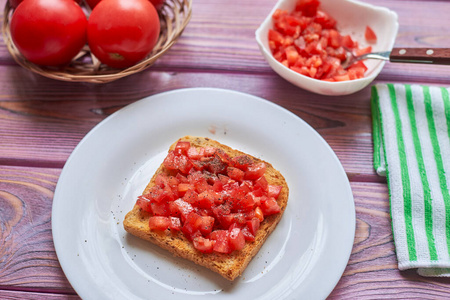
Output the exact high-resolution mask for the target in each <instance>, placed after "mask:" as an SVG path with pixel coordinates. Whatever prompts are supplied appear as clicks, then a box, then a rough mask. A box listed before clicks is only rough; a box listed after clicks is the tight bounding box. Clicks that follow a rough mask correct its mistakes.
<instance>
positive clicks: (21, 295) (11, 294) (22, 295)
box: [0, 290, 80, 300]
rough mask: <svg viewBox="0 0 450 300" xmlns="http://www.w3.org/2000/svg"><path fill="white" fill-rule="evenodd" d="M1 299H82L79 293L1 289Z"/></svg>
mask: <svg viewBox="0 0 450 300" xmlns="http://www.w3.org/2000/svg"><path fill="white" fill-rule="evenodd" d="M0 299H2V300H23V299H27V300H41V299H47V300H77V299H80V297H78V295H68V294H52V293H37V292H23V291H7V290H0Z"/></svg>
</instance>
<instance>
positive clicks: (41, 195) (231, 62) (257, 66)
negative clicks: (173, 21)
mask: <svg viewBox="0 0 450 300" xmlns="http://www.w3.org/2000/svg"><path fill="white" fill-rule="evenodd" d="M257 2H258V3H257V4H256V1H253V0H245V1H242V0H240V1H239V0H229V1H224V0H222V1H219V0H194V4H193V15H192V19H191V22H190V23H189V25H188V27H187V29H186V30H185V32H184V34H183V36H182V37H181V38H180V39H179V41H178V43H177V44H175V46H174V47H173V48H172V49H171V50H170V51H169V52H168V53H167V55H165V56H163V57H162V58H161V59H159V60H158V61H157V63H156V64H155V65H154V66H153V67H152V68H151V69H148V70H147V71H144V72H141V73H139V74H136V75H133V76H130V77H127V78H124V79H120V80H117V81H115V82H112V83H108V84H103V85H97V84H87V83H67V82H59V81H55V80H51V79H47V78H44V77H41V76H39V75H36V74H34V73H31V72H29V71H27V70H25V69H23V68H22V67H20V66H18V65H17V64H16V63H15V62H14V61H13V59H12V58H11V57H10V55H9V53H8V51H7V49H6V47H5V44H4V43H3V40H2V43H1V44H0V299H44V298H45V299H67V298H69V299H78V296H77V295H76V293H75V291H74V290H73V288H72V287H71V285H70V283H69V282H68V280H67V279H66V277H65V275H64V273H63V271H62V269H61V267H60V265H59V263H58V259H57V256H56V253H55V249H54V245H53V241H52V233H51V208H52V200H53V193H54V191H55V186H56V182H57V180H58V177H59V175H60V172H61V170H62V168H63V166H64V163H65V161H66V160H67V158H68V156H69V155H70V153H71V152H72V151H73V149H74V147H75V146H76V145H77V144H78V142H79V141H80V140H81V139H82V138H83V137H84V136H85V135H86V134H87V133H88V132H89V130H91V129H92V128H93V127H94V126H95V125H96V124H98V123H99V122H100V121H102V120H103V119H104V118H106V117H107V116H108V115H110V114H111V113H113V112H115V111H117V110H118V109H120V108H122V107H124V106H126V105H128V104H130V103H133V102H135V101H137V100H139V99H141V98H143V97H146V96H150V95H154V94H157V93H160V92H164V91H169V90H173V89H178V88H187V87H217V88H225V89H232V90H237V91H241V92H245V93H249V94H252V95H256V96H259V97H262V98H265V99H267V100H270V101H272V102H274V103H276V104H278V105H281V106H282V107H284V108H286V109H288V110H290V111H292V112H293V113H294V114H296V115H298V116H299V117H301V118H302V119H303V120H305V121H306V122H308V123H309V124H310V125H311V126H312V127H313V128H314V129H316V130H317V131H318V132H319V133H320V134H321V135H322V136H323V137H324V138H325V140H326V141H327V142H328V143H329V144H330V146H331V147H332V148H333V150H334V151H335V152H336V154H337V156H338V157H339V159H340V160H341V162H342V164H343V166H344V169H345V171H346V173H347V175H348V177H349V179H350V182H351V187H352V190H353V194H354V199H355V204H356V217H357V223H356V236H355V241H354V246H353V251H352V255H351V257H350V260H349V263H348V266H347V268H346V270H345V272H344V274H343V277H342V278H341V280H340V281H339V283H338V285H337V286H336V288H335V289H334V291H333V292H332V293H331V295H330V299H380V298H406V299H412V298H418V299H439V298H441V299H445V298H449V297H450V280H449V279H427V278H424V277H420V276H418V275H416V272H415V271H406V272H400V271H398V269H397V260H396V256H395V252H394V243H393V237H392V232H391V224H390V216H389V201H388V190H387V186H386V181H385V179H384V178H381V177H379V176H377V175H376V173H375V172H374V170H373V168H372V155H373V154H372V152H373V149H372V139H371V111H370V105H369V104H370V88H369V87H367V88H365V89H364V90H362V91H360V92H358V93H356V94H353V95H349V96H343V97H327V96H320V95H316V94H312V93H309V92H307V91H304V90H302V89H299V88H297V87H295V86H293V85H291V84H289V83H288V82H286V81H284V80H283V79H281V78H280V77H279V76H278V75H276V74H275V73H274V72H273V71H272V70H271V69H270V68H269V66H268V65H267V64H266V63H265V61H264V60H263V58H262V56H261V54H260V52H259V50H258V47H257V45H256V42H255V39H254V31H255V30H256V28H257V27H258V24H259V23H260V22H261V21H262V20H263V19H264V18H265V16H266V15H267V14H268V13H269V11H270V10H271V8H272V6H273V5H274V4H275V1H274V0H260V1H257ZM367 2H369V3H373V4H377V5H382V6H385V7H388V8H390V9H392V10H394V11H396V12H397V13H398V15H399V22H400V29H399V34H398V39H397V41H396V46H401V47H450V33H449V30H448V28H450V20H449V18H448V15H449V14H450V2H448V1H442V0H413V1H404V0H390V1H388V0H379V1H376V0H367ZM0 4H1V7H4V5H5V0H1V1H0ZM449 74H450V68H449V67H446V66H424V65H409V64H387V65H386V66H385V68H384V69H383V71H382V72H381V74H380V75H379V77H378V78H377V80H376V82H394V83H419V84H430V85H443V86H450V76H449Z"/></svg>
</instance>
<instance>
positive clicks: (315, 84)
mask: <svg viewBox="0 0 450 300" xmlns="http://www.w3.org/2000/svg"><path fill="white" fill-rule="evenodd" d="M297 1H298V0H279V1H278V3H277V4H276V5H275V7H274V8H273V9H272V11H271V12H270V13H269V15H268V16H267V18H266V19H265V20H264V22H263V23H262V24H261V26H260V27H259V28H258V29H257V30H256V41H257V42H258V45H259V48H260V50H261V52H262V54H263V56H264V58H265V59H266V61H267V62H268V63H269V65H270V66H271V67H272V69H273V70H274V71H275V72H276V73H278V75H280V76H281V77H283V78H284V79H286V80H287V81H289V82H290V83H292V84H294V85H296V86H298V87H301V88H303V89H305V90H308V91H311V92H314V93H317V94H322V95H332V96H339V95H348V94H352V93H355V92H357V91H359V90H361V89H363V88H365V87H366V86H367V85H368V84H370V83H371V82H372V81H373V80H374V79H375V77H377V76H378V74H379V73H380V71H381V69H382V68H383V66H384V64H385V62H384V61H378V60H367V61H366V62H365V64H366V66H367V67H368V70H367V71H366V73H365V76H364V78H361V79H356V80H349V81H341V82H328V81H323V80H318V79H313V78H311V77H308V76H304V75H301V74H299V73H297V72H294V71H292V70H290V69H289V68H287V67H285V66H283V65H282V64H281V63H280V62H278V61H277V60H276V59H275V58H274V57H273V55H272V53H271V51H270V49H269V42H268V37H267V35H268V31H269V29H272V28H273V23H272V14H273V13H274V12H275V10H276V9H278V8H280V9H283V10H287V11H289V12H290V11H292V10H293V9H294V7H295V4H296V3H297ZM321 9H322V10H323V11H325V12H327V13H328V14H330V16H332V17H333V18H334V19H335V20H336V21H337V29H338V30H339V32H340V33H341V34H342V35H346V34H350V35H351V36H352V38H353V39H354V40H356V41H358V43H359V45H360V46H361V47H365V46H368V44H367V42H366V41H365V38H364V32H365V29H366V26H370V27H371V28H372V29H373V30H374V32H375V33H376V35H377V42H376V43H375V44H372V45H371V46H372V51H390V50H392V47H393V46H394V42H395V38H396V36H397V31H398V21H397V20H398V17H397V14H396V13H395V12H393V11H391V10H389V9H387V8H384V7H377V6H373V5H370V4H367V3H362V2H358V1H353V0H321Z"/></svg>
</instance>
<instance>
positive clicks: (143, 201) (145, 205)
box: [136, 196, 152, 213]
mask: <svg viewBox="0 0 450 300" xmlns="http://www.w3.org/2000/svg"><path fill="white" fill-rule="evenodd" d="M136 204H137V205H138V206H139V207H140V208H141V209H142V210H143V211H146V212H149V213H151V212H152V207H151V204H150V200H149V199H147V198H145V196H139V197H138V199H137V201H136Z"/></svg>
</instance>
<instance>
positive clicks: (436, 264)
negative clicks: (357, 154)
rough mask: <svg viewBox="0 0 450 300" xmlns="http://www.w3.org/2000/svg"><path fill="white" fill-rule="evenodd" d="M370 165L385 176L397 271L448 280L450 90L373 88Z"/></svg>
mask: <svg viewBox="0 0 450 300" xmlns="http://www.w3.org/2000/svg"><path fill="white" fill-rule="evenodd" d="M372 115H373V119H372V120H373V141H374V167H375V169H376V171H377V173H378V174H379V175H383V176H386V177H387V182H388V187H389V194H390V205H391V218H392V229H393V233H394V241H395V248H396V253H397V259H398V267H399V269H400V270H406V269H411V268H417V269H418V273H419V274H420V275H422V276H450V193H449V187H450V100H449V89H448V88H440V87H431V86H419V85H404V84H378V85H375V86H373V87H372Z"/></svg>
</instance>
